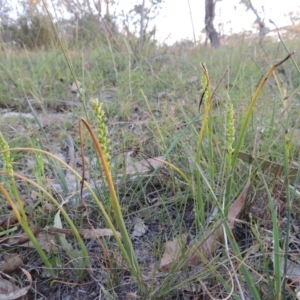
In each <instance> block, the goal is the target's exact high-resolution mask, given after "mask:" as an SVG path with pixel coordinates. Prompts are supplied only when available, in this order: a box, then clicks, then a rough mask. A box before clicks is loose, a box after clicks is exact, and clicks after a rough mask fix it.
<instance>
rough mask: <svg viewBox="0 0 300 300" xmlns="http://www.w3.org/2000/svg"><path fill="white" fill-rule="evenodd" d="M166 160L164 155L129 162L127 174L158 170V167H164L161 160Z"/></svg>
mask: <svg viewBox="0 0 300 300" xmlns="http://www.w3.org/2000/svg"><path fill="white" fill-rule="evenodd" d="M159 160H164V157H163V156H158V157H153V158H148V159H143V160H140V161H138V162H135V163H132V164H128V165H127V167H126V174H137V173H139V174H141V173H147V172H149V171H151V170H156V169H157V168H160V167H162V166H163V165H164V164H163V163H162V162H161V161H159Z"/></svg>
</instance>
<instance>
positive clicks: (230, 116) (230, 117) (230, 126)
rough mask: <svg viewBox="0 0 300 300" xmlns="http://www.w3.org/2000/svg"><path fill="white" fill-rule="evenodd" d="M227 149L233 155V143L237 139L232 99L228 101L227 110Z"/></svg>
mask: <svg viewBox="0 0 300 300" xmlns="http://www.w3.org/2000/svg"><path fill="white" fill-rule="evenodd" d="M226 134H227V151H228V154H229V155H230V156H231V155H232V154H233V151H234V149H233V143H234V139H235V128H234V109H233V105H232V103H231V101H229V102H228V110H227V128H226Z"/></svg>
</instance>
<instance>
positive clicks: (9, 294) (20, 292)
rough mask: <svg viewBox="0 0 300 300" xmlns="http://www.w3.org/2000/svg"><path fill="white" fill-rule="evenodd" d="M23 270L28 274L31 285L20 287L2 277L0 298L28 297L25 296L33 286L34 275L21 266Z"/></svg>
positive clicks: (10, 299) (21, 298)
mask: <svg viewBox="0 0 300 300" xmlns="http://www.w3.org/2000/svg"><path fill="white" fill-rule="evenodd" d="M21 270H22V271H23V272H24V273H25V275H26V276H27V279H28V281H29V285H28V286H26V287H24V288H21V289H20V288H18V287H17V286H16V285H14V284H13V283H12V282H10V281H8V280H6V279H4V278H1V277H0V300H16V299H18V300H23V299H24V300H25V299H26V298H25V296H26V294H27V293H28V291H29V289H30V288H31V284H32V277H31V275H30V273H29V272H27V271H26V270H25V269H22V268H21Z"/></svg>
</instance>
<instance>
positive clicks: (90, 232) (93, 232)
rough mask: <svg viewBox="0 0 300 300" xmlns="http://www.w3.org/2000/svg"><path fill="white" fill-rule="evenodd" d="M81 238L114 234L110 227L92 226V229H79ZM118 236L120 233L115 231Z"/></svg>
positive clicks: (94, 237)
mask: <svg viewBox="0 0 300 300" xmlns="http://www.w3.org/2000/svg"><path fill="white" fill-rule="evenodd" d="M79 233H80V234H81V236H82V238H83V239H96V238H98V237H100V236H112V235H114V234H113V232H112V230H111V229H107V228H94V229H81V230H79ZM117 234H118V236H119V237H121V234H120V233H119V232H117Z"/></svg>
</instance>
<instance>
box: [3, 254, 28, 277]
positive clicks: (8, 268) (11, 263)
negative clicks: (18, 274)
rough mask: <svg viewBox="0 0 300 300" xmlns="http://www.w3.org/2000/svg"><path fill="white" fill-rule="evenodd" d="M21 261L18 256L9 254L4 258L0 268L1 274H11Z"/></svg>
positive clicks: (20, 264)
mask: <svg viewBox="0 0 300 300" xmlns="http://www.w3.org/2000/svg"><path fill="white" fill-rule="evenodd" d="M22 264H23V261H22V259H21V257H20V256H19V255H18V254H10V255H5V256H4V264H3V265H2V266H1V267H0V271H1V272H3V273H12V272H14V271H15V270H16V269H18V268H19V267H20V266H22Z"/></svg>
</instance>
